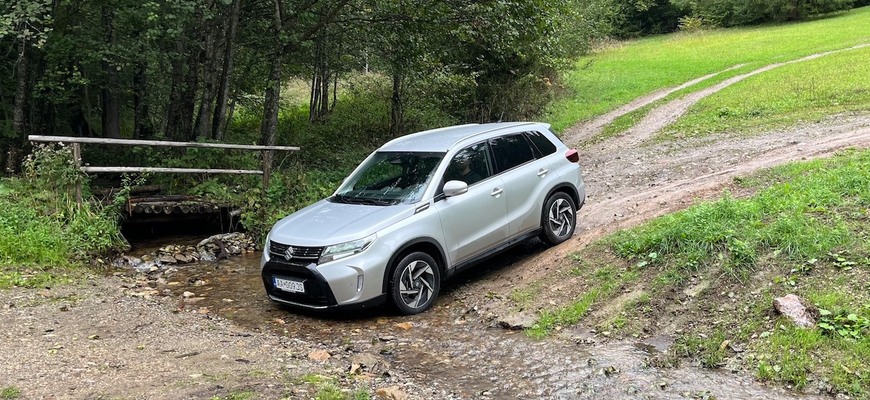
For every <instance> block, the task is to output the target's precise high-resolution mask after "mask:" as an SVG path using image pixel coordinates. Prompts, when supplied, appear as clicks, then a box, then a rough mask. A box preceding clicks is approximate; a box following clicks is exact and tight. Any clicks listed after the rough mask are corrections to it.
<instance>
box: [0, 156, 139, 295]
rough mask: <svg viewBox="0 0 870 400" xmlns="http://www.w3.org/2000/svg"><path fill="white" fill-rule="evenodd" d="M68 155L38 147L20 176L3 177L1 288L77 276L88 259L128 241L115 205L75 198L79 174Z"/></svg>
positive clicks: (0, 186) (63, 280) (0, 196)
mask: <svg viewBox="0 0 870 400" xmlns="http://www.w3.org/2000/svg"><path fill="white" fill-rule="evenodd" d="M70 159H71V155H70V152H69V149H68V148H64V147H62V146H50V147H44V148H40V149H38V150H37V151H36V153H35V154H34V155H32V156H31V157H30V158H29V159H28V161H27V162H26V163H25V169H26V172H25V173H24V174H23V175H22V177H20V178H8V179H0V288H8V287H11V286H24V287H43V286H51V285H53V284H55V283H66V282H69V281H72V280H75V279H76V278H78V277H82V276H84V275H86V274H87V271H86V270H85V269H84V268H83V266H84V265H85V264H86V263H87V262H88V261H89V259H90V257H92V256H94V255H97V254H102V253H105V252H108V251H111V250H113V249H119V248H121V247H123V246H124V245H125V243H124V240H123V238H122V237H121V235H120V232H119V227H118V215H117V212H116V211H114V208H113V207H112V206H101V205H92V204H90V203H83V204H81V205H77V204H76V202H75V200H73V196H72V192H73V191H72V190H73V189H72V188H73V187H74V186H75V182H76V180H78V179H81V175H80V174H78V173H76V172H75V171H74V169H73V168H72V167H71V165H72V164H71V163H70V162H69V160H70ZM83 183H84V185H85V187H86V184H87V182H83Z"/></svg>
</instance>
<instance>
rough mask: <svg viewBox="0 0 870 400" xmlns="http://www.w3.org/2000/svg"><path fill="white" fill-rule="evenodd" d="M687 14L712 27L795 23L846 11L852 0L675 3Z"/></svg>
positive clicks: (681, 0)
mask: <svg viewBox="0 0 870 400" xmlns="http://www.w3.org/2000/svg"><path fill="white" fill-rule="evenodd" d="M674 3H677V4H681V5H683V6H684V7H687V8H688V10H689V11H690V13H691V14H692V15H693V16H694V17H697V18H701V19H703V20H705V21H707V22H709V23H712V24H713V25H716V26H722V27H729V26H738V25H750V24H759V23H764V22H783V21H798V20H802V19H806V18H808V17H810V16H814V15H819V14H824V13H829V12H833V11H840V10H847V9H849V8H852V7H853V6H854V3H855V2H854V0H798V1H794V0H772V1H742V0H679V1H675V2H674Z"/></svg>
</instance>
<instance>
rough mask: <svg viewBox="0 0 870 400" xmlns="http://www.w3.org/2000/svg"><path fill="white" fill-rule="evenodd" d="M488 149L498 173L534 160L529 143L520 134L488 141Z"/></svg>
mask: <svg viewBox="0 0 870 400" xmlns="http://www.w3.org/2000/svg"><path fill="white" fill-rule="evenodd" d="M489 147H490V149H491V150H492V155H493V158H495V165H496V167H497V168H498V172H502V171H507V170H509V169H511V168H513V167H516V166H518V165H521V164H525V163H527V162H529V161H532V160H534V159H535V153H534V151H533V150H532V147H531V146H530V143H529V141H528V140H526V138H525V137H524V136H523V134H521V133H517V134H513V135H507V136H501V137H497V138H492V139H489Z"/></svg>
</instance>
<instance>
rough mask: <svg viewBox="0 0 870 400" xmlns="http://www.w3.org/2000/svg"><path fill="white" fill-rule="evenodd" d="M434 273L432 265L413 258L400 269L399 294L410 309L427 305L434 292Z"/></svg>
mask: <svg viewBox="0 0 870 400" xmlns="http://www.w3.org/2000/svg"><path fill="white" fill-rule="evenodd" d="M435 279H436V278H435V273H434V272H433V270H432V266H431V265H429V264H428V263H427V262H425V261H422V260H414V261H412V262H411V263H409V264H408V265H406V266H405V267H404V268H403V269H402V275H401V276H400V277H399V295H400V296H401V299H402V302H403V303H405V305H407V306H408V307H409V308H411V309H417V308H420V307H425V306H427V305H428V303H429V301H430V299H431V298H432V294H433V293H434V292H435V285H436V283H435Z"/></svg>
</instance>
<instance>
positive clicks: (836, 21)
mask: <svg viewBox="0 0 870 400" xmlns="http://www.w3.org/2000/svg"><path fill="white" fill-rule="evenodd" d="M868 25H870V7H864V8H860V9H856V10H852V11H850V12H847V13H843V14H839V15H837V16H834V17H831V18H826V19H818V20H814V21H808V22H801V23H794V24H782V25H768V26H759V27H751V28H739V29H722V30H712V31H701V32H697V33H677V34H670V35H663V36H656V37H650V38H645V39H641V40H637V41H632V42H627V43H620V44H617V45H615V46H612V47H610V48H602V49H600V50H598V51H597V52H595V53H594V54H591V55H589V56H585V57H582V58H580V59H579V60H578V61H577V62H576V64H575V67H574V69H573V70H571V71H568V72H566V73H565V84H566V86H567V88H568V89H569V90H570V91H571V92H572V95H571V96H569V98H565V99H562V100H560V101H557V102H555V103H554V104H552V105H551V106H550V108H549V110H548V112H547V113H546V115H545V117H544V118H545V119H546V120H548V121H549V122H550V123H551V124H553V128H554V129H555V130H556V131H563V130H564V129H566V128H568V127H570V126H571V125H573V124H575V123H577V122H579V121H583V120H586V119H589V118H591V117H594V116H596V115H600V114H603V113H605V112H607V111H609V110H612V109H614V108H616V107H618V106H620V105H622V104H625V103H628V102H629V101H631V100H633V99H634V98H637V97H639V96H642V95H644V94H647V93H650V92H653V91H655V90H658V89H662V88H667V87H674V86H677V85H679V84H682V83H684V82H687V81H690V80H692V79H695V78H698V77H701V76H703V75H706V74H710V73H713V72H718V71H722V70H725V69H727V68H729V67H732V66H734V65H737V64H744V63H745V64H747V66H746V67H744V71H745V70H749V69H755V68H759V67H761V66H764V65H768V64H773V63H777V62H782V61H788V60H794V59H798V58H801V57H803V56H807V55H810V54H814V53H819V52H824V51H829V50H835V49H842V48H847V47H852V46H855V45H858V44H861V43H866V42H870V32H868V30H867V29H866V27H867V26H868ZM734 73H736V72H733V71H732V72H731V74H734ZM865 76H866V75H865ZM708 84H709V83H708Z"/></svg>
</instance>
